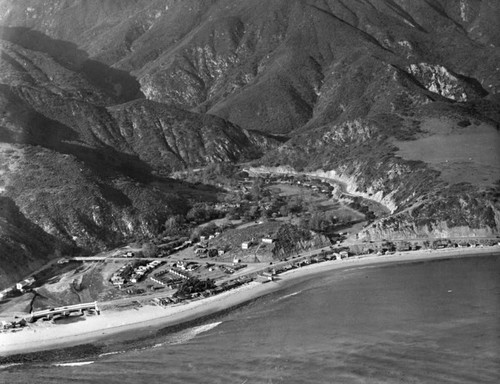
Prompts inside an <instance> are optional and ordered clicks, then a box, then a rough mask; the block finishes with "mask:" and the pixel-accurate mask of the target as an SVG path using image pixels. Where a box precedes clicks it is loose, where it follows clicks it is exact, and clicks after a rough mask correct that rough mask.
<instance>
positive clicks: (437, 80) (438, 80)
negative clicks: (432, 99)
mask: <svg viewBox="0 0 500 384" xmlns="http://www.w3.org/2000/svg"><path fill="white" fill-rule="evenodd" d="M405 69H406V71H407V72H408V73H410V74H411V75H413V76H414V77H415V78H416V79H417V81H418V82H420V83H421V84H422V85H423V86H424V87H425V88H426V89H428V90H429V91H431V92H434V93H437V94H438V95H440V96H443V97H446V98H448V99H451V100H455V101H459V102H466V101H469V100H473V99H480V98H482V97H484V96H486V95H487V94H488V92H486V91H485V90H484V89H483V88H482V87H481V84H479V82H478V81H477V80H475V79H468V78H466V77H465V76H461V75H459V74H456V73H453V72H452V71H450V70H448V69H447V68H445V67H443V66H442V65H432V64H428V63H418V64H410V65H409V66H408V67H406V68H405Z"/></svg>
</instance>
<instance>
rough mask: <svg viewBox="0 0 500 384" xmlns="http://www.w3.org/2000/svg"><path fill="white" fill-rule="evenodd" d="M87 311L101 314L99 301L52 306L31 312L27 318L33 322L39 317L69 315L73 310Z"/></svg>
mask: <svg viewBox="0 0 500 384" xmlns="http://www.w3.org/2000/svg"><path fill="white" fill-rule="evenodd" d="M85 311H93V312H95V313H97V314H98V315H100V314H101V310H100V309H99V307H98V306H97V301H94V302H93V303H82V304H74V305H67V306H64V307H58V308H50V309H44V310H42V311H36V312H31V314H30V315H29V316H28V317H27V318H26V320H27V321H28V322H31V323H33V322H35V321H37V320H38V319H43V318H45V319H47V320H51V319H52V318H53V317H54V316H57V315H62V316H69V315H70V314H71V313H73V312H80V313H81V314H82V315H83V314H84V312H85Z"/></svg>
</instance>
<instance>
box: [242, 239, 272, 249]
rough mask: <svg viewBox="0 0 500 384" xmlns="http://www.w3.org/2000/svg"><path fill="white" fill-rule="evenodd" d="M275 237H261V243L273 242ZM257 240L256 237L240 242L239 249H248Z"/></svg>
mask: <svg viewBox="0 0 500 384" xmlns="http://www.w3.org/2000/svg"><path fill="white" fill-rule="evenodd" d="M275 241H276V239H275V238H274V237H272V236H265V237H263V238H262V239H261V243H262V244H274V242H275ZM257 244H258V241H257V240H256V239H251V240H249V241H244V242H242V243H241V249H243V250H246V249H249V248H250V247H251V246H252V245H257Z"/></svg>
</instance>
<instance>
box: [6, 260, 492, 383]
mask: <svg viewBox="0 0 500 384" xmlns="http://www.w3.org/2000/svg"><path fill="white" fill-rule="evenodd" d="M106 351H111V354H106V355H99V354H95V353H94V354H93V355H92V354H90V355H89V356H85V358H84V361H85V362H88V363H89V364H88V365H82V366H56V365H54V364H56V363H61V362H63V361H64V354H62V356H60V355H58V357H57V359H56V360H55V361H47V362H38V363H26V364H22V365H17V366H10V367H7V366H6V365H4V366H3V367H0V368H1V369H0V383H24V384H26V383H134V384H135V383H280V382H284V383H500V257H494V256H488V257H472V258H464V259H449V260H436V261H426V262H417V263H412V264H402V265H392V266H384V267H365V268H358V269H352V270H348V271H341V272H334V273H331V272H330V274H323V275H318V276H316V277H314V278H309V279H308V280H305V281H302V282H299V283H295V284H293V285H290V286H288V287H286V288H285V289H283V290H282V291H280V292H276V293H273V294H270V295H268V296H265V297H263V298H261V299H258V300H256V301H254V302H252V303H251V304H249V305H246V306H244V307H241V308H239V309H236V310H234V311H231V312H229V313H226V314H224V315H220V316H218V317H216V318H211V319H209V320H207V321H205V322H204V323H201V324H196V325H194V326H191V327H190V328H187V329H183V330H180V331H175V332H171V333H167V334H166V333H165V332H160V333H157V334H155V336H154V338H151V339H149V340H148V341H147V342H142V344H141V343H140V342H138V343H136V344H133V345H128V347H127V348H124V346H123V345H121V346H120V347H117V346H115V350H113V349H109V347H108V349H106ZM107 353H109V352H107ZM90 362H93V363H90Z"/></svg>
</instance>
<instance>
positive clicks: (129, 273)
mask: <svg viewBox="0 0 500 384" xmlns="http://www.w3.org/2000/svg"><path fill="white" fill-rule="evenodd" d="M163 263H164V262H163V261H160V260H153V261H151V262H149V263H147V264H146V265H139V266H137V267H135V268H134V267H133V266H132V264H131V263H129V264H125V265H124V266H122V267H121V268H120V269H118V271H116V272H115V273H114V274H113V275H112V276H111V278H110V281H111V283H112V284H113V285H117V286H121V285H123V284H125V283H126V282H128V281H130V282H131V283H137V282H138V281H140V280H141V279H142V278H143V277H144V275H146V274H147V273H148V272H150V271H152V270H153V269H155V268H157V267H158V266H160V265H161V264H163Z"/></svg>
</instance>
